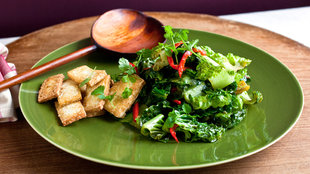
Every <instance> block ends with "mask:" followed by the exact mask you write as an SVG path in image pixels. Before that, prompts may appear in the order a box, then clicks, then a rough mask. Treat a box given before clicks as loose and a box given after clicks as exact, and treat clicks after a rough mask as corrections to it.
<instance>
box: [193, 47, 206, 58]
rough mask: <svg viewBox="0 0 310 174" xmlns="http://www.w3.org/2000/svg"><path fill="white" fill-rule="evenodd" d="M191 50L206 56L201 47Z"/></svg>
mask: <svg viewBox="0 0 310 174" xmlns="http://www.w3.org/2000/svg"><path fill="white" fill-rule="evenodd" d="M193 51H194V52H195V53H197V52H198V53H200V54H201V55H202V56H206V55H207V52H206V51H205V50H201V49H197V48H193Z"/></svg>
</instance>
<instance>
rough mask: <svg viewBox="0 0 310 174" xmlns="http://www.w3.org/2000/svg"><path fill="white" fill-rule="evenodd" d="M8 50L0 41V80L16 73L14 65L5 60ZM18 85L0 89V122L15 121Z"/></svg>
mask: <svg viewBox="0 0 310 174" xmlns="http://www.w3.org/2000/svg"><path fill="white" fill-rule="evenodd" d="M8 53H9V51H8V49H7V48H6V47H5V46H4V45H3V44H1V43H0V81H2V80H4V79H7V78H10V77H12V76H15V75H16V70H15V65H14V64H11V63H7V62H6V61H5V59H6V57H7V55H8ZM18 91H19V85H16V86H14V87H12V88H10V89H5V90H3V91H0V122H13V121H17V116H16V112H15V108H17V107H18Z"/></svg>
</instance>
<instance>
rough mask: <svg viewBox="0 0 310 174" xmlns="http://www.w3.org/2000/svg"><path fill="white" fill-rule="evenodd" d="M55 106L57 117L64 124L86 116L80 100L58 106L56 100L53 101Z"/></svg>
mask: <svg viewBox="0 0 310 174" xmlns="http://www.w3.org/2000/svg"><path fill="white" fill-rule="evenodd" d="M55 106H56V110H57V113H58V117H59V118H60V120H61V123H62V124H63V125H64V126H67V125H68V124H71V123H73V122H75V121H77V120H80V119H82V118H85V117H86V112H85V110H84V107H83V105H82V103H81V102H80V101H78V102H74V103H71V104H68V105H65V106H60V105H59V103H58V102H55Z"/></svg>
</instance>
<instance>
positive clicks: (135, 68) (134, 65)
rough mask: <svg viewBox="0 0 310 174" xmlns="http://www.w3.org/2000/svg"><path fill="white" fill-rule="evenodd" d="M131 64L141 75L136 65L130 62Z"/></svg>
mask: <svg viewBox="0 0 310 174" xmlns="http://www.w3.org/2000/svg"><path fill="white" fill-rule="evenodd" d="M129 64H130V65H131V66H132V67H134V68H135V70H136V73H137V74H138V75H139V72H138V68H137V67H136V65H135V64H133V63H131V62H129Z"/></svg>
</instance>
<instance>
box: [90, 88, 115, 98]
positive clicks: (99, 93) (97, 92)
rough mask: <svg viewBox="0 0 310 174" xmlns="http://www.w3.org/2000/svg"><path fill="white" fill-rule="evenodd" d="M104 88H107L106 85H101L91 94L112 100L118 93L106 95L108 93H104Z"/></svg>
mask: <svg viewBox="0 0 310 174" xmlns="http://www.w3.org/2000/svg"><path fill="white" fill-rule="evenodd" d="M104 89H105V87H104V86H99V87H98V88H96V89H95V90H94V91H93V92H92V93H91V95H95V96H97V97H98V98H100V99H101V100H104V99H106V100H109V101H112V100H113V98H114V96H115V94H116V93H114V94H112V95H108V96H106V95H104Z"/></svg>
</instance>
